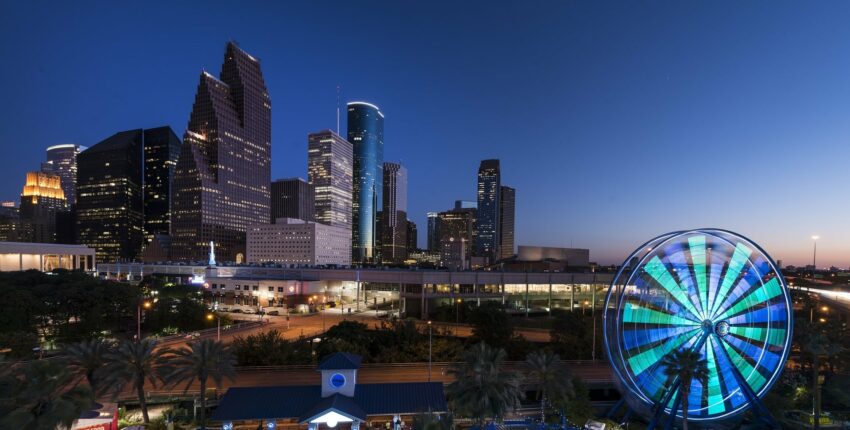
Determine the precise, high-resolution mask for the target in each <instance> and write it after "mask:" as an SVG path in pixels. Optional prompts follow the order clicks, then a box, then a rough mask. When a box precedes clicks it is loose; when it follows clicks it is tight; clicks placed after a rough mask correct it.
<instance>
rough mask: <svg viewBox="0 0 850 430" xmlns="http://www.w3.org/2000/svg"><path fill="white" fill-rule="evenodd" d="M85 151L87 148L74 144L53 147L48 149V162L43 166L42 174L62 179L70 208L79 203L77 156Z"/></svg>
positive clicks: (63, 189)
mask: <svg viewBox="0 0 850 430" xmlns="http://www.w3.org/2000/svg"><path fill="white" fill-rule="evenodd" d="M85 150H86V147H85V146H80V145H74V144H63V145H53V146H51V147H48V148H47V161H46V162H44V163H42V164H41V170H42V172H45V173H52V174H54V175H57V176H59V178H61V182H62V191H63V192H64V193H65V200H66V201H67V203H68V206H70V205H73V204H74V203H76V202H77V193H76V183H77V155H79V153H80V152H82V151H85Z"/></svg>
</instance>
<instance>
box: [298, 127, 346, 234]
mask: <svg viewBox="0 0 850 430" xmlns="http://www.w3.org/2000/svg"><path fill="white" fill-rule="evenodd" d="M353 169H354V148H353V147H352V146H351V143H349V142H348V141H347V140H345V139H343V138H342V137H341V136H340V135H338V134H336V133H334V132H333V131H331V130H323V131H320V132H317V133H310V134H309V135H307V182H309V183H310V184H312V185H313V187H314V188H315V201H316V205H315V207H316V210H315V214H316V215H315V216H316V221H318V222H320V223H323V224H327V225H333V226H337V227H344V228H347V229H349V230H351V216H352V213H351V199H352V195H353V192H354V190H353V187H354V185H353V183H352V181H353V179H352V171H353Z"/></svg>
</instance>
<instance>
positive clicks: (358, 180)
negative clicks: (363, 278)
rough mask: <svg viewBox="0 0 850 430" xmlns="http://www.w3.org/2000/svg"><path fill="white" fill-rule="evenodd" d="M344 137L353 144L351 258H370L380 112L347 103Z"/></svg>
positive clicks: (377, 197) (379, 170) (380, 158)
mask: <svg viewBox="0 0 850 430" xmlns="http://www.w3.org/2000/svg"><path fill="white" fill-rule="evenodd" d="M348 141H349V142H351V144H352V145H354V200H353V205H352V213H353V219H352V224H353V229H352V256H351V259H352V261H355V262H369V261H374V260H375V257H376V255H375V254H376V252H377V249H376V248H375V242H376V241H377V240H378V239H377V237H376V235H377V234H378V231H377V212H378V205H380V204H381V202H382V201H383V199H382V197H381V194H382V188H383V186H382V184H383V182H384V181H383V163H384V114H383V113H381V110H380V109H379V108H378V107H377V106H375V105H373V104H370V103H365V102H350V103H348Z"/></svg>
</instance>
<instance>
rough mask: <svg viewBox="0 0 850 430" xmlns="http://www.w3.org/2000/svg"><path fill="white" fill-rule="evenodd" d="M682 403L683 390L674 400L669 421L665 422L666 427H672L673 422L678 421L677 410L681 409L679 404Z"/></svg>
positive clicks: (679, 391) (668, 417)
mask: <svg viewBox="0 0 850 430" xmlns="http://www.w3.org/2000/svg"><path fill="white" fill-rule="evenodd" d="M681 403H682V390H678V392H677V393H676V400H675V401H674V402H673V407H672V408H671V409H670V415H668V416H667V422H666V423H665V424H664V428H665V429H672V428H673V423H674V422H676V412H678V411H679V405H680V404H681Z"/></svg>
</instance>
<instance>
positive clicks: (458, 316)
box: [455, 299, 463, 325]
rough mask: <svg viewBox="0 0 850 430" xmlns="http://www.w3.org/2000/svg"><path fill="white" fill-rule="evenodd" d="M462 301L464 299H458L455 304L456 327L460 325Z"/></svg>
mask: <svg viewBox="0 0 850 430" xmlns="http://www.w3.org/2000/svg"><path fill="white" fill-rule="evenodd" d="M462 301H463V299H457V301H456V302H455V325H460V302H462Z"/></svg>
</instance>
